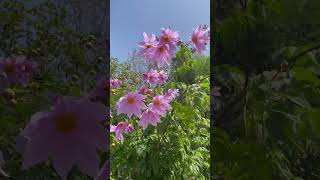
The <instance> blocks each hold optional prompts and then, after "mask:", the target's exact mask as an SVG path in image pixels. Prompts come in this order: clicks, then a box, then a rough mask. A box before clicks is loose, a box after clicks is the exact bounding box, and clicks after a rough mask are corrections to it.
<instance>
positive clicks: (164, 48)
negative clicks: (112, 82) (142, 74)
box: [138, 25, 210, 67]
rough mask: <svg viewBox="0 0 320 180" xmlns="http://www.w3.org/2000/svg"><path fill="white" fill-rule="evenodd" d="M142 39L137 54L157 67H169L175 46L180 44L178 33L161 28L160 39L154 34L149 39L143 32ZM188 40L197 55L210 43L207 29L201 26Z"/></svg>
mask: <svg viewBox="0 0 320 180" xmlns="http://www.w3.org/2000/svg"><path fill="white" fill-rule="evenodd" d="M143 37H144V41H142V42H140V43H139V44H138V46H139V47H140V48H141V49H140V51H139V53H138V54H139V55H140V56H142V57H144V58H145V59H146V60H148V61H149V62H150V63H151V64H156V65H157V66H158V67H160V66H162V65H165V64H167V65H169V64H170V63H171V60H172V58H173V57H174V56H175V51H176V48H177V46H178V45H180V44H181V43H182V42H181V40H180V32H178V31H174V30H172V29H170V28H162V29H161V34H160V38H158V37H157V36H156V35H155V34H152V35H151V37H149V36H148V35H147V33H145V32H144V33H143ZM190 40H191V43H192V49H193V51H196V52H198V53H201V52H203V51H204V50H206V45H207V44H208V43H209V41H210V36H209V28H207V27H206V26H201V25H200V26H198V27H196V28H195V29H194V31H193V33H192V35H191V36H190Z"/></svg>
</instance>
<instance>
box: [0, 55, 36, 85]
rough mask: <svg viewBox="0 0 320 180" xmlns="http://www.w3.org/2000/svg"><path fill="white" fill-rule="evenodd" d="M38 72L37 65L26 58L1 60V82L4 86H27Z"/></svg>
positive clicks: (18, 57)
mask: <svg viewBox="0 0 320 180" xmlns="http://www.w3.org/2000/svg"><path fill="white" fill-rule="evenodd" d="M36 70H37V65H36V64H35V63H33V62H31V61H30V60H27V59H26V58H25V57H24V56H17V57H12V58H0V80H1V79H3V80H2V81H3V82H4V84H8V85H11V84H20V85H26V84H27V83H28V81H29V80H30V79H31V78H32V75H33V74H34V73H35V72H36Z"/></svg>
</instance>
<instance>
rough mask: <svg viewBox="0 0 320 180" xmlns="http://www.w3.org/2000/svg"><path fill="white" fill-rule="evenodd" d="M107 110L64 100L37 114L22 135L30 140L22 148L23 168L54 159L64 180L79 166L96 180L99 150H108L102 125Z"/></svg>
mask: <svg viewBox="0 0 320 180" xmlns="http://www.w3.org/2000/svg"><path fill="white" fill-rule="evenodd" d="M106 109H107V107H106V106H104V105H102V104H100V103H93V102H91V101H89V100H87V99H80V100H73V99H72V100H71V99H63V100H61V101H59V103H58V104H56V105H55V106H54V107H53V110H52V111H50V112H38V113H36V114H34V115H33V116H32V117H31V121H30V122H29V124H28V125H27V127H26V128H25V129H24V130H23V131H22V132H21V136H24V137H25V138H26V139H27V141H26V143H25V147H24V148H23V151H24V152H23V164H22V166H23V168H28V167H30V166H32V165H35V164H37V163H40V162H42V161H46V160H47V159H48V158H49V157H50V159H52V163H53V167H54V168H55V170H56V171H57V173H58V174H59V175H60V176H61V177H62V179H67V176H68V172H69V171H70V170H71V169H72V167H73V166H74V165H77V166H78V167H79V169H80V171H82V172H83V173H85V174H87V175H89V176H92V177H95V176H96V175H97V174H98V171H99V160H98V155H97V149H100V150H102V151H106V150H107V148H108V138H107V137H108V132H107V130H106V129H105V128H104V127H103V126H102V125H101V122H102V121H104V120H105V119H106V114H107V112H106Z"/></svg>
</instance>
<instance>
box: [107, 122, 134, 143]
mask: <svg viewBox="0 0 320 180" xmlns="http://www.w3.org/2000/svg"><path fill="white" fill-rule="evenodd" d="M133 131H134V127H133V125H132V124H129V123H128V122H119V123H118V125H116V126H114V125H111V127H110V132H114V133H115V135H116V139H117V140H118V141H120V142H121V144H123V142H124V137H123V135H122V133H131V132H133Z"/></svg>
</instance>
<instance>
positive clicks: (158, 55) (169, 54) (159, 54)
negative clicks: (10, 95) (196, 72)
mask: <svg viewBox="0 0 320 180" xmlns="http://www.w3.org/2000/svg"><path fill="white" fill-rule="evenodd" d="M152 53H153V60H154V63H155V64H156V65H157V66H158V67H161V66H163V65H169V64H170V63H171V60H172V58H173V57H174V53H175V52H174V50H173V49H171V48H169V45H167V44H161V43H158V44H157V46H156V47H155V48H152Z"/></svg>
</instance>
